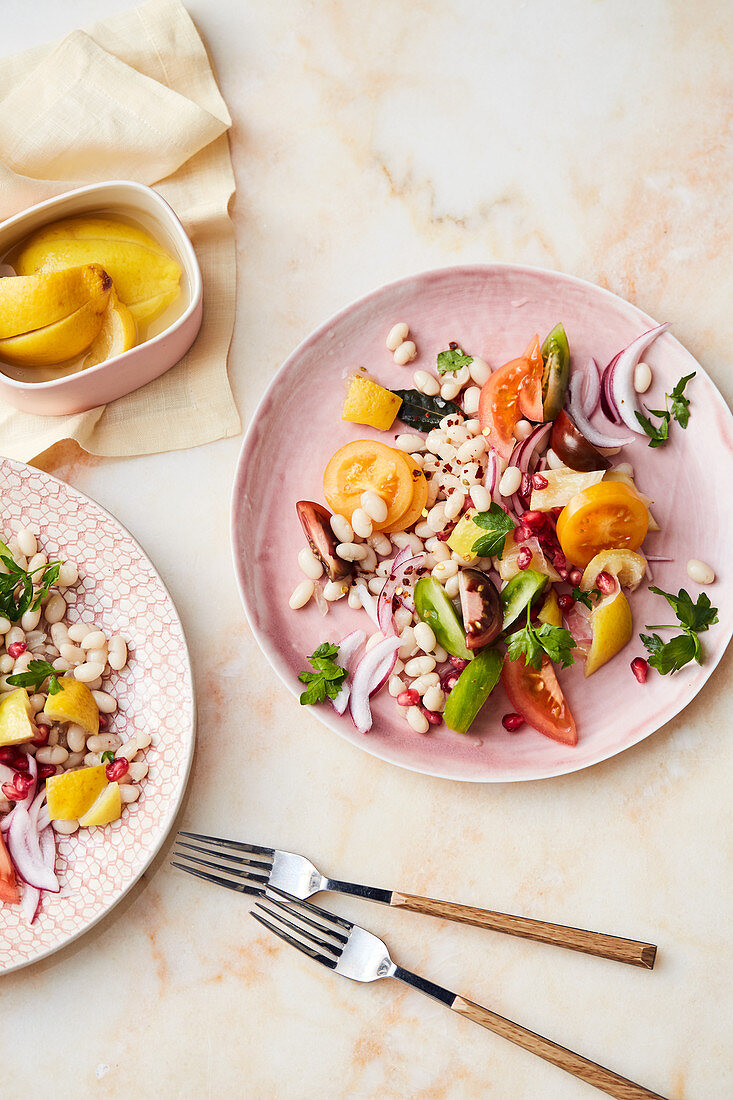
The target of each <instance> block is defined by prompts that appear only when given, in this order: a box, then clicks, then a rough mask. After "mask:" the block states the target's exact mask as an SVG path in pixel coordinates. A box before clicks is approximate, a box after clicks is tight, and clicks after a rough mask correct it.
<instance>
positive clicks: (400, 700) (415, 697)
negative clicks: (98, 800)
mask: <svg viewBox="0 0 733 1100" xmlns="http://www.w3.org/2000/svg"><path fill="white" fill-rule="evenodd" d="M419 702H420V696H419V694H418V693H417V692H416V691H415V689H414V688H408V689H407V691H401V692H400V693H399V695H398V696H397V704H398V706H400V707H416V706H417V704H418V703H419ZM123 774H124V772H123Z"/></svg>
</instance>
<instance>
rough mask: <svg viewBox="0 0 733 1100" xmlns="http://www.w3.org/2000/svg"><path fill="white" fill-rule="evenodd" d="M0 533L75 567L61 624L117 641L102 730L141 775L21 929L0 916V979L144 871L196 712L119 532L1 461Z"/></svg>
mask: <svg viewBox="0 0 733 1100" xmlns="http://www.w3.org/2000/svg"><path fill="white" fill-rule="evenodd" d="M0 498H1V499H2V520H1V522H0V528H2V530H4V531H5V532H13V531H15V530H16V529H17V527H18V526H19V525H21V524H27V525H28V526H29V527H31V528H32V529H33V530H34V531H36V532H37V533H38V535H39V542H40V544H41V547H42V549H43V551H44V552H45V553H48V554H49V557H51V555H53V558H61V559H63V558H64V557H67V556H68V558H69V560H71V561H73V562H74V563H75V564H76V565H77V566H78V567H79V575H80V577H81V578H82V579H81V581H80V582H79V584H78V585H77V586H76V587H75V588H73V589H68V590H67V593H66V599H67V602H68V604H69V620H70V621H72V622H74V621H76V620H78V619H83V618H85V617H87V616H88V617H89V618H93V619H94V621H95V622H97V623H99V624H100V625H101V627H102V629H104V630H105V631H106V633H107V634H108V635H110V634H122V635H123V637H125V638H126V639H127V640H128V647H129V655H130V658H129V664H128V666H127V668H125V669H124V670H123V671H122V672H120V673H115V674H114V675H115V679H114V681H112V691H113V692H114V695H115V697H116V698H117V700H118V703H119V710H118V713H117V714H116V715H115V717H114V718H113V721H112V725H111V730H112V731H113V732H116V733H124V732H128V733H131V732H133V731H140V732H142V731H145V732H148V733H150V734H152V738H153V741H152V744H151V746H150V748H149V749H147V750H146V751H145V753H144V757H145V759H146V761H147V763H148V764H149V765H150V772H149V774H148V776H147V778H146V779H145V780H144V781H143V783H142V784H141V787H142V794H141V796H140V799H139V801H138V802H136V803H133V804H132V805H131V806H129V807H128V808H127V809H125V810H124V811H123V814H122V817H121V818H120V820H119V821H115V822H114V823H113V824H112V825H107V826H105V827H104V828H95V829H82V830H80V831H79V833H78V834H77V835H76V836H71V837H59V838H58V839H59V858H58V862H57V869H58V872H59V877H60V879H61V892H60V893H59V894H44V895H43V904H42V908H41V912H40V915H39V917H38V918H37V920H36V921H35V923H34V924H33V925H31V926H28V925H27V924H26V922H25V921H24V919H23V917H22V916H21V914H20V911H19V909H18V908H17V907H15V906H2V907H0V974H2V973H5V972H8V971H11V970H16V969H18V968H19V967H21V966H25V965H27V964H28V963H30V962H35V961H36V960H38V959H42V958H45V956H46V955H50V954H51V953H52V952H53V951H57V950H58V949H59V948H60V947H64V946H65V945H66V944H68V943H70V942H71V941H72V940H74V939H76V938H77V936H80V935H81V934H82V933H83V932H86V931H87V929H89V928H91V927H92V925H93V924H96V922H97V921H98V920H99V919H100V918H101V917H103V916H104V914H105V913H107V912H108V911H109V910H110V909H111V908H112V906H113V905H115V904H116V903H117V902H118V901H119V900H120V899H121V898H122V897H124V895H125V894H126V893H127V891H128V890H129V889H130V888H131V887H132V886H133V885H134V883H135V882H137V880H138V879H139V878H140V876H141V875H142V873H143V871H145V869H146V868H147V867H148V866H149V864H150V863H151V861H152V859H153V857H154V856H155V854H156V852H157V851H158V849H159V848H160V846H161V845H162V843H163V841H164V839H165V836H166V834H167V832H168V830H169V829H170V827H171V825H172V824H173V820H174V818H175V816H176V813H177V812H178V807H179V806H180V803H181V799H182V798H183V792H184V788H185V786H186V779H187V777H188V772H189V768H190V764H191V757H192V754H193V743H194V732H195V709H194V701H193V684H192V679H191V668H190V664H189V659H188V650H187V648H186V640H185V638H184V636H183V630H182V627H181V623H180V620H179V618H178V615H177V613H176V609H175V607H174V606H173V602H172V600H171V598H170V596H169V594H168V592H167V590H166V588H165V586H164V584H163V582H162V580H161V579H160V577H159V576H158V574H157V573H156V571H155V569H154V568H153V566H152V565H151V563H150V562H149V561H148V559H147V558H146V556H145V554H144V553H143V551H142V550H141V548H140V547H139V546H138V544H137V543H136V542H135V540H134V539H133V537H132V536H131V535H130V534H129V532H128V531H126V530H125V528H124V527H123V526H122V524H120V523H119V522H118V521H117V520H116V519H115V518H114V517H113V516H111V515H110V514H109V513H108V512H105V510H104V509H103V508H101V507H100V506H99V505H98V504H96V503H95V502H94V501H92V500H90V499H89V498H88V497H85V496H84V495H83V494H82V493H80V492H78V491H77V490H76V489H72V488H71V487H70V486H68V485H65V484H64V483H63V482H61V481H57V480H56V478H53V477H50V475H48V474H45V473H42V472H41V471H40V470H36V469H34V468H33V467H32V466H25V465H24V464H23V463H22V462H12V461H11V460H10V459H7V458H0Z"/></svg>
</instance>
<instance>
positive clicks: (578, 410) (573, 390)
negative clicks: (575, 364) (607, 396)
mask: <svg viewBox="0 0 733 1100" xmlns="http://www.w3.org/2000/svg"><path fill="white" fill-rule="evenodd" d="M582 384H583V379H582V376H581V375H577V374H573V375H572V376H571V378H570V386H569V387H568V396H569V399H570V400H569V403H568V412H569V413H570V416H571V417H572V419H573V420H574V421H575V426H576V428H577V429H578V431H579V432H581V433H582V434H583V435H584V436H585V438H586V439H587V440H588V442H589V443H592V444H593V446H594V447H625V446H626V445H627V443H633V442H634V436H633V435H622V436H618V435H611V434H610V433H608V432H602V431H600V430H599V429H598V428H596V427H595V426H594V425H593V424H591V422H590V420H589V419H588V417H587V416H586V414H585V412H584V410H583V403H582V400H581V396H580V395H581V390H582ZM601 405H603V397H601ZM614 423H617V421H614Z"/></svg>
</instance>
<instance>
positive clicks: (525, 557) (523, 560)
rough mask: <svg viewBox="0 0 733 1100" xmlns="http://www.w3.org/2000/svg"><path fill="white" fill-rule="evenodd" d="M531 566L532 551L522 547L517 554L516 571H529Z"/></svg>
mask: <svg viewBox="0 0 733 1100" xmlns="http://www.w3.org/2000/svg"><path fill="white" fill-rule="evenodd" d="M531 564H532V551H531V550H530V548H529V547H528V546H523V547H522V549H521V550H520V551H519V553H518V554H517V569H529V567H530V565H531Z"/></svg>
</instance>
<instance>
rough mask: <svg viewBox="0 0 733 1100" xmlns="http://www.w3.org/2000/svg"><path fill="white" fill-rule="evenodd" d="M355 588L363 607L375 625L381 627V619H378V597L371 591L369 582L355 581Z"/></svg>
mask: <svg viewBox="0 0 733 1100" xmlns="http://www.w3.org/2000/svg"><path fill="white" fill-rule="evenodd" d="M354 588H356V589H357V591H358V593H359V599H360V600H361V606H362V607H363V608H364V610H365V611H366V613H367V615H368V616H369V618H370V619H371V620H372V622H373V623H374V625H375V626H379V619H378V617H377V597H376V596H375V595H374V593H372V592H370V591H369V588H368V586H367V582H366V581H365V580H357V581H355V582H354Z"/></svg>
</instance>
